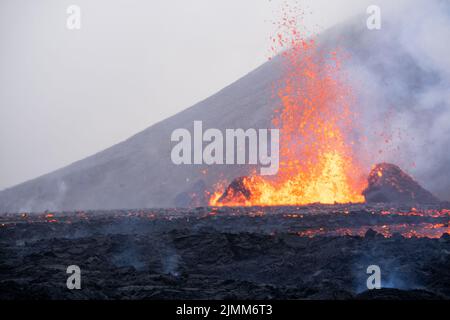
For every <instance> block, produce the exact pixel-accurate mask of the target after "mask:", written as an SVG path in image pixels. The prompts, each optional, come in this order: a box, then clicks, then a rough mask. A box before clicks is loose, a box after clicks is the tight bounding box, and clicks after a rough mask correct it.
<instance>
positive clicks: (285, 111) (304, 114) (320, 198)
mask: <svg viewBox="0 0 450 320" xmlns="http://www.w3.org/2000/svg"><path fill="white" fill-rule="evenodd" d="M284 26H285V27H286V26H287V27H288V30H289V32H288V33H287V36H285V34H286V32H284V33H279V34H278V35H277V36H276V37H275V38H274V39H273V41H274V42H275V44H276V45H277V46H279V47H281V49H283V51H282V53H281V54H280V55H279V58H280V59H282V63H283V72H282V76H281V78H280V80H279V82H278V83H275V84H274V88H276V89H275V94H276V96H277V97H278V98H279V101H280V107H279V108H278V109H276V110H275V113H274V117H273V120H272V123H273V125H274V126H275V127H276V128H279V129H280V168H279V171H278V174H277V175H276V176H274V177H266V176H264V177H263V176H258V175H256V173H253V174H251V175H250V176H248V177H241V178H239V181H238V182H239V183H235V184H232V185H230V187H231V189H230V187H228V188H227V190H226V193H225V194H224V193H223V192H224V186H226V184H224V183H223V182H221V183H218V185H217V188H216V192H214V193H213V194H212V196H211V198H210V202H209V204H210V205H213V206H253V205H261V206H272V205H302V204H309V203H324V204H332V203H350V202H353V203H358V202H363V201H364V197H363V196H362V191H363V189H364V188H365V186H366V182H365V175H364V174H363V170H362V168H361V166H360V164H359V163H358V161H357V159H356V158H355V156H354V154H353V151H352V145H353V142H352V140H351V133H352V130H353V129H354V125H353V124H354V123H355V118H356V113H355V110H354V109H355V106H354V103H353V102H354V99H353V95H352V88H351V87H350V86H349V84H348V83H347V82H346V81H345V74H344V72H343V70H342V68H341V61H342V59H343V58H342V57H341V54H340V53H339V50H334V51H332V52H325V51H324V50H322V49H319V48H318V46H317V44H316V42H315V41H314V40H312V39H308V40H305V38H304V37H303V36H301V35H300V33H299V32H298V31H297V29H296V22H295V20H289V19H285V25H284ZM290 26H292V28H290ZM233 185H235V186H239V188H237V189H236V190H233V188H232V186H233Z"/></svg>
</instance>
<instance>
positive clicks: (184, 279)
mask: <svg viewBox="0 0 450 320" xmlns="http://www.w3.org/2000/svg"><path fill="white" fill-rule="evenodd" d="M449 207H450V206H448V204H439V205H430V206H423V207H410V206H404V207H402V206H396V207H392V206H391V205H386V204H371V205H368V204H348V205H309V206H301V207H199V208H195V209H142V210H116V211H84V212H81V211H79V212H44V213H16V214H3V215H1V216H0V299H45V300H47V299H448V298H450V236H449V234H448V233H447V232H449V233H450V229H449V224H448V223H449V220H450V210H449V209H448V208H449ZM70 265H77V266H79V267H80V270H81V289H79V290H69V289H68V288H67V285H66V281H67V278H68V277H69V274H67V272H66V271H67V267H68V266H70ZM373 265H376V266H378V267H379V268H380V271H381V289H374V290H368V288H367V279H368V277H369V276H370V274H368V272H367V268H368V267H369V266H373Z"/></svg>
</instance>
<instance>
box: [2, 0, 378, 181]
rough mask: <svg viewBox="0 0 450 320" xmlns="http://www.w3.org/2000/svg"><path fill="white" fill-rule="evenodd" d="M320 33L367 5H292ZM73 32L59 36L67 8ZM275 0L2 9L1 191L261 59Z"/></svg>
mask: <svg viewBox="0 0 450 320" xmlns="http://www.w3.org/2000/svg"><path fill="white" fill-rule="evenodd" d="M297 2H298V3H300V4H302V5H303V6H304V7H305V9H309V11H310V12H311V14H310V15H309V16H307V17H306V18H307V20H306V23H307V26H308V27H309V28H313V29H314V30H315V31H319V30H320V29H321V28H322V29H323V28H327V27H330V26H331V25H333V24H335V23H337V22H339V21H342V20H344V19H346V18H348V17H350V16H353V15H356V14H360V13H365V10H366V8H367V6H368V5H369V4H371V3H373V1H364V0H363V1H361V0H341V1H329V0H310V1H297ZM71 4H75V5H78V6H80V8H81V29H80V30H68V29H67V28H66V19H67V17H68V14H67V13H66V10H67V7H68V6H69V5H71ZM281 4H282V1H277V0H271V1H269V0H245V1H242V0H189V1H186V0H170V1H167V0H164V1H163V0H159V1H156V0H120V1H119V0H70V1H66V0H52V1H50V0H1V1H0V41H1V47H0V48H1V49H0V70H1V73H0V155H1V156H0V189H3V188H5V187H9V186H12V185H15V184H17V183H20V182H23V181H25V180H28V179H31V178H34V177H37V176H39V175H42V174H44V173H47V172H50V171H53V170H55V169H58V168H60V167H63V166H65V165H68V164H70V163H72V162H74V161H76V160H79V159H82V158H84V157H86V156H89V155H91V154H94V153H96V152H98V151H100V150H102V149H104V148H106V147H109V146H111V145H113V144H116V143H118V142H120V141H122V140H124V139H126V138H128V137H129V136H131V135H133V134H135V133H137V132H139V131H141V130H142V129H145V128H146V127H148V126H150V125H151V124H154V123H155V122H158V121H160V120H163V119H164V118H166V117H168V116H170V115H173V114H175V113H177V112H179V111H181V110H183V109H185V108H187V107H189V106H191V105H192V104H194V103H196V102H198V101H200V100H203V99H205V98H207V97H208V96H210V95H211V94H213V93H215V92H216V91H218V90H220V89H221V88H223V87H224V86H226V85H228V84H230V83H232V82H233V81H235V80H237V79H239V78H240V77H242V76H243V75H245V74H246V73H248V72H249V71H251V70H252V69H254V68H255V67H257V66H258V65H260V64H262V63H264V62H265V61H266V60H267V58H268V56H269V50H268V49H269V45H270V42H269V38H270V36H271V35H272V34H273V24H272V22H273V21H276V19H277V14H279V13H280V5H281Z"/></svg>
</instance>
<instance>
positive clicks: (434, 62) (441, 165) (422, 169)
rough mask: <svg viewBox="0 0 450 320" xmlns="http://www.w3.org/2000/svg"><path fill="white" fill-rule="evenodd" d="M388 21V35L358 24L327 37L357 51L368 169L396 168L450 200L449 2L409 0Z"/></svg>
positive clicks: (353, 76) (350, 66) (352, 62)
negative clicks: (391, 165)
mask: <svg viewBox="0 0 450 320" xmlns="http://www.w3.org/2000/svg"><path fill="white" fill-rule="evenodd" d="M382 13H383V11H382ZM382 18H383V24H382V28H381V30H378V31H371V30H368V29H367V28H365V25H364V23H363V21H362V19H355V21H356V22H355V21H353V22H352V24H351V25H349V27H348V28H343V29H340V30H341V31H342V30H344V33H343V34H341V35H338V36H336V34H333V33H331V34H330V35H331V37H330V38H328V40H327V41H337V42H338V43H344V48H346V49H349V52H350V59H348V63H346V67H347V71H348V78H349V81H350V82H351V83H352V86H353V87H354V89H355V90H354V91H355V93H356V98H357V103H358V106H359V112H360V116H361V117H362V119H363V121H362V125H361V127H359V128H357V132H358V133H359V134H360V137H366V138H367V139H366V140H365V141H364V140H362V141H360V142H359V145H358V147H359V148H358V150H359V151H360V153H361V158H362V159H364V162H365V164H366V166H367V167H370V166H371V165H373V164H375V163H378V162H392V163H395V164H397V165H399V166H400V167H402V168H403V169H404V170H405V171H407V172H408V173H410V174H412V175H413V176H414V178H415V179H416V180H418V181H419V182H420V183H421V184H422V185H423V186H424V187H426V188H427V189H428V190H430V191H431V192H433V193H434V194H435V195H436V196H438V197H439V198H441V200H450V44H449V40H450V2H449V1H440V0H434V1H422V0H415V1H408V2H407V3H406V4H405V3H403V4H402V6H401V7H398V8H396V10H394V11H387V12H384V14H383V15H382ZM358 24H359V25H358ZM363 33H366V34H363ZM331 39H336V40H331ZM340 41H341V42H340Z"/></svg>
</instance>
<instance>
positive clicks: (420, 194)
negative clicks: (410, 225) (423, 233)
mask: <svg viewBox="0 0 450 320" xmlns="http://www.w3.org/2000/svg"><path fill="white" fill-rule="evenodd" d="M252 182H253V179H252V178H251V177H239V178H236V179H234V180H233V181H232V182H231V183H230V185H229V186H228V187H227V188H226V189H225V191H224V192H223V194H222V195H221V197H220V198H219V199H218V205H225V206H226V205H230V204H231V205H246V203H249V202H251V198H252V191H251V189H252ZM362 194H363V195H364V199H365V202H366V203H396V204H404V205H407V204H410V205H413V204H438V203H439V202H440V200H439V199H438V198H437V197H435V196H434V195H433V194H432V193H431V192H429V191H428V190H426V189H424V188H423V187H422V186H421V185H420V184H419V183H417V182H416V181H415V180H414V179H413V178H412V177H411V176H409V175H408V174H407V173H405V172H404V171H403V170H401V169H400V168H399V167H398V166H396V165H395V164H391V163H380V164H377V165H376V166H374V168H373V169H372V171H371V172H370V174H369V176H368V178H367V188H365V189H364V191H363V192H362Z"/></svg>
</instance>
